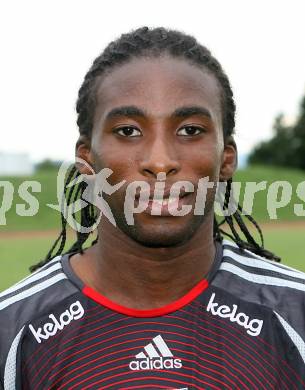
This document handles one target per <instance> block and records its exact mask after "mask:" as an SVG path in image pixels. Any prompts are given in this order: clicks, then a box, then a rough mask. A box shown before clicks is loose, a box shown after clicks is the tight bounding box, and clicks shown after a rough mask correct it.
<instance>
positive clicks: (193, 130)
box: [177, 126, 204, 136]
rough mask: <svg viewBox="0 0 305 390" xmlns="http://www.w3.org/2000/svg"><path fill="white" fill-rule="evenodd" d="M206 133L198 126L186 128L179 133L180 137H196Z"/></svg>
mask: <svg viewBox="0 0 305 390" xmlns="http://www.w3.org/2000/svg"><path fill="white" fill-rule="evenodd" d="M203 132H204V129H203V128H201V127H198V126H184V127H182V128H181V129H179V130H178V131H177V135H179V136H194V135H198V134H201V133H203Z"/></svg>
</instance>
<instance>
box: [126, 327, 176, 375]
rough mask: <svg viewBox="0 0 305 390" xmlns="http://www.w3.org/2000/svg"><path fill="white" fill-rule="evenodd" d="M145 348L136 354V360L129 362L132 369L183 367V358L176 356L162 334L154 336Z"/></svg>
mask: <svg viewBox="0 0 305 390" xmlns="http://www.w3.org/2000/svg"><path fill="white" fill-rule="evenodd" d="M143 349H144V351H143V352H140V353H138V354H137V355H136V356H135V358H136V360H132V361H131V362H130V363H129V368H130V369H131V370H133V371H139V370H154V369H155V370H162V369H171V368H181V367H182V362H181V359H175V358H174V355H173V354H172V352H171V350H170V349H169V348H168V345H167V344H166V342H165V341H164V340H163V337H162V336H161V335H160V334H159V335H158V336H156V337H154V338H153V339H152V342H151V343H148V344H147V345H145V346H144V348H143ZM147 355H148V356H147Z"/></svg>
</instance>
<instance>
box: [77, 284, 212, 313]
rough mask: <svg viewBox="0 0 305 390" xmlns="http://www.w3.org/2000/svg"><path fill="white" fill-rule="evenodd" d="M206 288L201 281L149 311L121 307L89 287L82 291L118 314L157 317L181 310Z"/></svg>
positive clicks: (206, 285)
mask: <svg viewBox="0 0 305 390" xmlns="http://www.w3.org/2000/svg"><path fill="white" fill-rule="evenodd" d="M208 286H209V283H208V281H207V280H205V279H203V280H201V281H200V282H199V283H197V284H196V286H195V287H193V288H192V289H191V290H190V291H189V292H188V293H187V294H185V295H184V296H183V297H182V298H179V299H178V300H177V301H174V302H172V303H169V304H168V305H165V306H162V307H158V308H156V309H150V310H138V309H132V308H130V307H125V306H121V305H119V304H117V303H115V302H113V301H111V300H110V299H108V298H106V297H105V296H104V295H102V294H100V293H98V292H97V291H95V290H94V289H93V288H91V287H89V286H85V287H84V288H83V290H82V291H83V293H84V294H85V295H86V296H87V297H89V298H91V299H93V300H94V301H95V302H97V303H99V304H101V305H103V306H106V307H108V308H109V309H111V310H114V311H116V312H118V313H121V314H126V315H128V316H131V317H158V316H162V315H165V314H169V313H172V312H174V311H176V310H178V309H181V308H182V307H183V306H185V305H187V304H188V303H190V302H191V301H192V300H194V299H195V298H197V297H198V295H199V294H201V293H202V292H203V291H204V290H205V289H206V288H207V287H208Z"/></svg>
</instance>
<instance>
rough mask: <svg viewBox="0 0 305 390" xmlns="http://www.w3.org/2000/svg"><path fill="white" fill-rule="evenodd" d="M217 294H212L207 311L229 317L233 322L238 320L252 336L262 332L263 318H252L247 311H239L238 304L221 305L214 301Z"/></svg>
mask: <svg viewBox="0 0 305 390" xmlns="http://www.w3.org/2000/svg"><path fill="white" fill-rule="evenodd" d="M215 296H216V294H215V293H213V294H212V295H211V298H210V301H209V303H208V306H207V312H211V313H212V314H213V315H214V316H219V317H222V318H229V320H230V321H231V322H236V323H237V324H238V325H240V326H242V327H244V328H245V329H246V330H247V333H248V334H249V335H250V336H258V335H259V334H260V333H261V330H262V327H263V323H264V321H263V320H258V319H256V318H254V319H252V320H250V318H249V316H247V315H246V314H245V313H238V312H237V311H238V306H237V305H233V308H231V307H230V306H227V305H220V306H219V303H217V302H214V299H215Z"/></svg>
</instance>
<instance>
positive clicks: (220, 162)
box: [78, 56, 235, 247]
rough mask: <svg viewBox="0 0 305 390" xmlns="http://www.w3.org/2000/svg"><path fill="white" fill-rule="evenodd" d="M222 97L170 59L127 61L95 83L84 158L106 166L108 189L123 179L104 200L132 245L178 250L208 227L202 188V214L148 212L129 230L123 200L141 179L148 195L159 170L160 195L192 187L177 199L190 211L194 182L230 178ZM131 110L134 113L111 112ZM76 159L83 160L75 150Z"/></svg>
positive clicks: (198, 73)
mask: <svg viewBox="0 0 305 390" xmlns="http://www.w3.org/2000/svg"><path fill="white" fill-rule="evenodd" d="M220 95H221V94H220V87H219V85H218V82H217V80H216V79H215V77H214V76H213V75H211V74H210V73H209V72H208V71H206V70H204V69H201V68H199V67H198V66H195V65H192V64H190V63H188V62H187V61H185V60H183V59H174V58H172V57H169V56H164V57H161V58H138V59H133V60H131V61H130V62H128V63H126V64H123V65H121V66H118V67H116V68H115V69H114V70H112V71H111V72H109V73H108V74H107V75H104V76H102V78H101V80H100V81H99V84H98V88H97V104H96V110H95V117H94V128H93V131H92V138H91V145H90V152H89V154H88V156H89V157H88V158H87V160H88V162H89V163H90V164H91V165H92V166H93V168H94V170H95V172H99V171H100V170H101V169H102V168H106V167H107V168H110V169H112V171H113V172H114V173H113V174H112V175H111V177H110V178H109V179H108V181H109V182H110V183H111V184H116V183H118V182H120V181H122V180H126V184H125V185H124V186H123V187H122V188H121V189H120V190H118V191H116V192H115V193H114V194H113V195H111V196H109V197H107V198H106V196H104V198H105V199H106V200H107V202H108V204H109V206H110V208H111V210H112V213H113V215H114V217H115V220H116V223H117V226H118V228H120V229H121V230H122V231H123V232H124V233H125V234H127V235H128V236H129V237H131V238H132V239H134V240H136V241H137V242H139V243H141V244H143V245H146V246H150V247H168V246H173V245H179V244H181V243H184V242H186V241H188V240H189V239H190V238H191V237H192V236H193V235H194V233H195V232H196V231H197V230H198V228H199V227H200V226H201V224H202V223H204V221H208V220H209V221H210V222H211V220H212V218H213V200H214V190H209V191H208V195H207V201H206V206H205V213H204V215H194V213H193V209H192V212H190V213H188V214H186V215H185V216H172V215H170V214H169V212H168V209H167V206H164V207H163V208H162V212H161V215H151V209H150V208H149V207H148V208H147V210H146V211H144V212H142V213H139V214H134V224H133V225H131V226H130V225H128V224H127V222H126V218H125V216H124V201H125V193H126V187H127V186H128V184H129V183H131V182H134V181H145V182H147V183H148V184H149V185H150V188H151V191H153V190H154V185H155V183H156V181H157V175H158V173H160V172H164V173H166V180H165V187H166V190H167V189H169V188H170V187H171V185H172V184H173V183H175V182H177V181H181V180H183V181H189V182H191V183H193V185H194V188H195V191H194V192H189V193H187V195H185V196H184V197H183V198H181V199H180V200H179V207H181V205H183V204H187V205H192V206H194V205H195V200H196V192H197V185H198V181H199V179H200V178H203V177H207V176H208V177H209V180H210V181H211V182H217V181H218V180H219V178H220V177H221V179H224V180H225V179H227V178H228V177H227V178H226V177H222V176H225V175H228V171H230V170H231V171H230V172H231V173H233V169H234V162H235V161H233V160H235V148H234V147H232V145H231V146H224V140H223V129H222V112H221V102H220ZM131 106H132V107H133V109H132V110H130V109H125V110H116V114H115V115H109V114H110V113H111V112H112V113H113V110H114V109H117V108H122V107H125V108H126V107H131ZM194 107H195V108H197V109H195V110H194V109H193V108H194ZM189 108H191V109H189ZM198 108H199V109H198ZM79 150H81V149H79ZM78 156H79V157H82V158H84V155H83V154H82V153H81V152H79V153H78ZM228 164H231V166H230V167H229V168H228ZM136 202H137V200H136ZM151 205H152V204H151V203H150V206H151Z"/></svg>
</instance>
